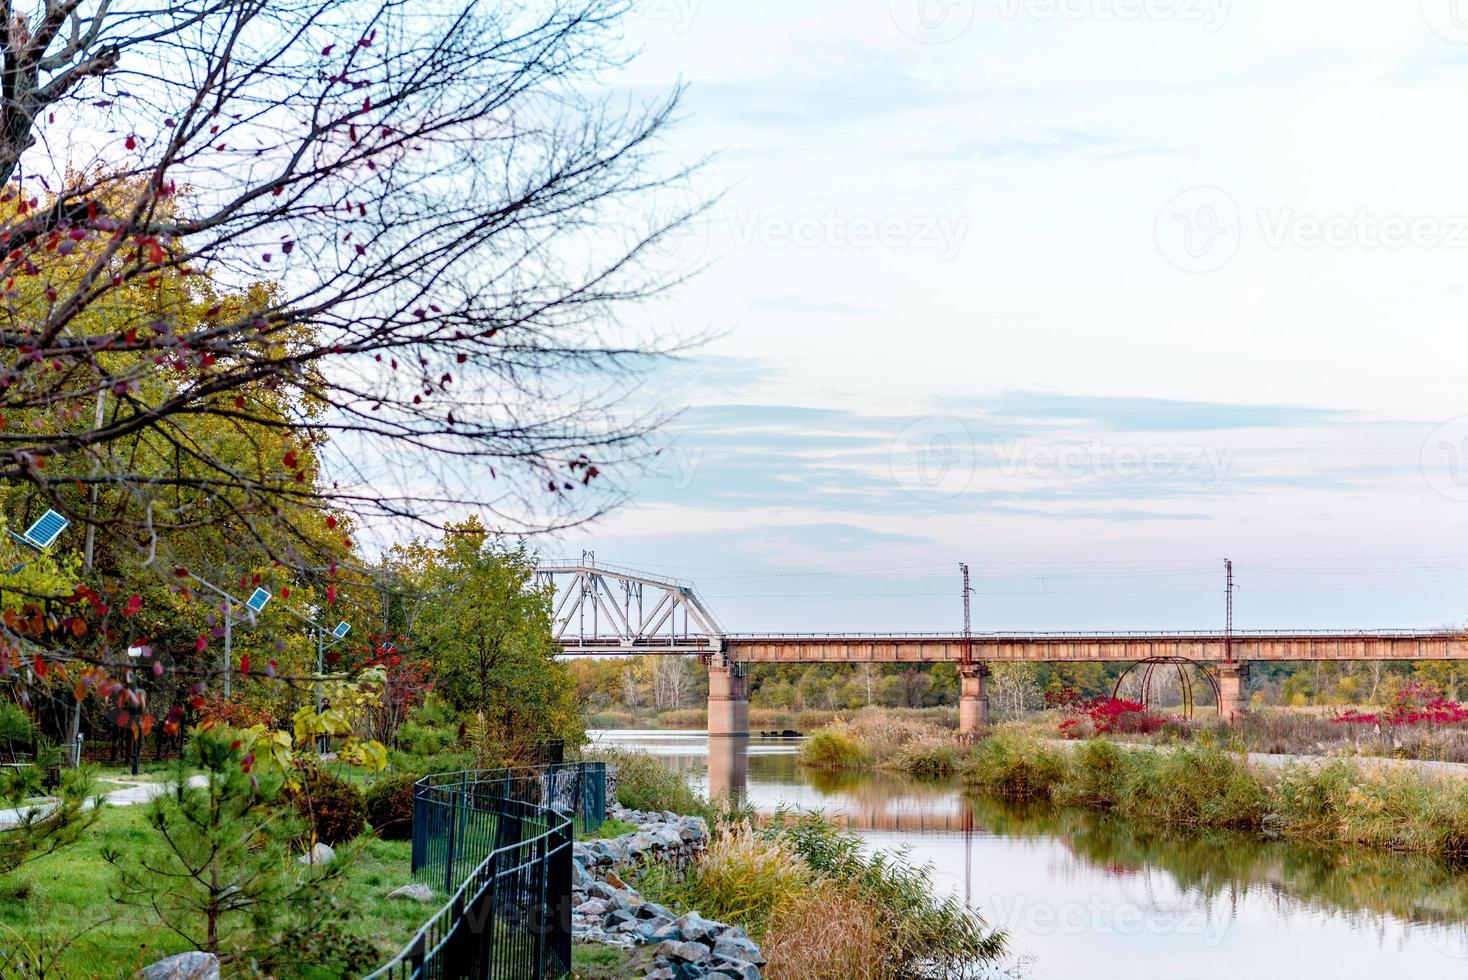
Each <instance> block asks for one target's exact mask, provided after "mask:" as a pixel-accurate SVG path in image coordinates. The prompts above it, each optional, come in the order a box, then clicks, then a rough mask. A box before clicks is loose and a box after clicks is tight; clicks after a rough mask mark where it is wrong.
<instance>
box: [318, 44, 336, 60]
mask: <svg viewBox="0 0 1468 980" xmlns="http://www.w3.org/2000/svg"><path fill="white" fill-rule="evenodd" d="M335 47H336V44H335V43H332V44H328V45H327V46H326V47H324V48H322V49H321V56H322V57H323V58H324V57H326V56H327V55H329V54H331V52H332V49H333V48H335Z"/></svg>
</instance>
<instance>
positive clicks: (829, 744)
mask: <svg viewBox="0 0 1468 980" xmlns="http://www.w3.org/2000/svg"><path fill="white" fill-rule="evenodd" d="M800 762H801V764H802V765H806V766H810V767H812V768H814V769H864V768H866V767H867V766H868V765H870V764H871V757H870V756H869V755H868V754H867V752H866V750H865V749H863V748H862V747H861V746H860V745H859V744H857V741H856V740H855V739H854V738H852V737H850V736H849V735H847V734H846V733H845V732H841V731H837V730H835V729H832V728H823V729H821V730H820V731H818V732H816V733H815V734H814V735H812V736H811V737H810V740H809V741H807V742H806V743H805V745H804V746H803V747H802V748H801V750H800Z"/></svg>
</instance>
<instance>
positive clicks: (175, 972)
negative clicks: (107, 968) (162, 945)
mask: <svg viewBox="0 0 1468 980" xmlns="http://www.w3.org/2000/svg"><path fill="white" fill-rule="evenodd" d="M138 976H139V977H140V978H141V980H219V957H217V956H215V955H214V954H213V953H197V952H195V953H179V954H178V955H177V956H170V957H168V958H167V959H164V960H159V961H158V962H157V963H154V964H152V965H150V966H145V967H143V969H142V970H140V971H139V972H138Z"/></svg>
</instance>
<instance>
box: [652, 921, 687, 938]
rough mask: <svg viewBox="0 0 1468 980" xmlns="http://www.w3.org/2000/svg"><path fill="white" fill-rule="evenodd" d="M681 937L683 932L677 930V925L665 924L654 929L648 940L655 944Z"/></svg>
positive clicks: (674, 923) (673, 923) (672, 923)
mask: <svg viewBox="0 0 1468 980" xmlns="http://www.w3.org/2000/svg"><path fill="white" fill-rule="evenodd" d="M682 935H683V930H681V929H679V928H678V923H676V922H665V923H663V924H662V925H660V926H658V927H657V928H656V929H654V930H653V931H652V935H651V936H649V937H648V939H649V940H650V941H652V942H655V943H661V942H664V941H666V940H669V939H679V938H681V937H682Z"/></svg>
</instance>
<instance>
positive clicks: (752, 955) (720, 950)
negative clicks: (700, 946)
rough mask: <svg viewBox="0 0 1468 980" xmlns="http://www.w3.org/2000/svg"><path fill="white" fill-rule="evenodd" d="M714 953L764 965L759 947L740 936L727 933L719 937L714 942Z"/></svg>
mask: <svg viewBox="0 0 1468 980" xmlns="http://www.w3.org/2000/svg"><path fill="white" fill-rule="evenodd" d="M714 955H715V956H722V957H724V958H725V959H731V960H744V961H746V962H748V963H753V964H755V965H756V966H764V965H765V958H764V957H763V956H762V955H760V951H759V947H758V946H756V945H755V944H754V943H752V942H750V941H749V940H748V939H746V938H743V937H740V936H731V935H729V934H728V933H725V934H724V935H722V936H720V937H719V941H718V942H716V943H714Z"/></svg>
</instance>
